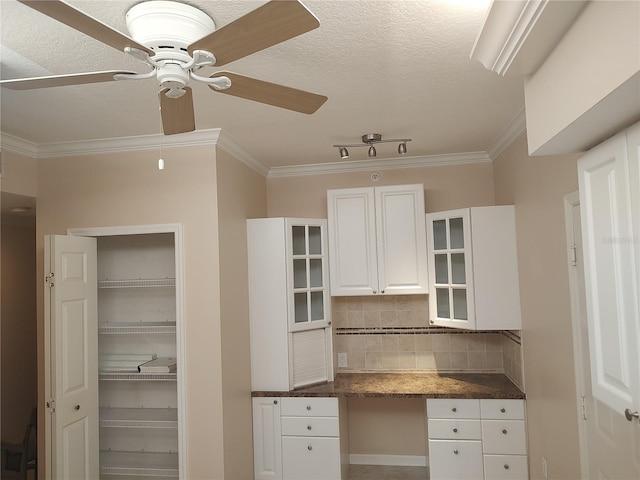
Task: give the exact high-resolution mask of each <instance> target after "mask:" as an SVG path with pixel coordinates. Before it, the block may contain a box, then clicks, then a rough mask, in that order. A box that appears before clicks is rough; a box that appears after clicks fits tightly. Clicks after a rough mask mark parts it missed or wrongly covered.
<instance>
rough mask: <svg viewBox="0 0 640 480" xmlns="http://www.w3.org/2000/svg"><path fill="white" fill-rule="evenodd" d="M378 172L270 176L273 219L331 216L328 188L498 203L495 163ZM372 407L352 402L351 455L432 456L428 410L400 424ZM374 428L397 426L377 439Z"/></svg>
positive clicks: (442, 204)
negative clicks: (408, 187) (408, 189)
mask: <svg viewBox="0 0 640 480" xmlns="http://www.w3.org/2000/svg"><path fill="white" fill-rule="evenodd" d="M374 171H376V170H372V171H364V172H351V173H336V174H325V175H310V176H300V177H282V178H269V179H267V202H268V216H269V217H279V216H287V217H314V218H327V189H332V188H349V187H365V186H374V185H396V184H397V185H399V184H409V183H422V184H424V189H425V209H426V211H427V212H435V211H442V210H449V209H454V208H464V207H470V206H481V205H493V204H494V184H493V166H492V164H491V163H476V164H468V165H453V166H433V167H426V168H408V169H397V170H379V171H376V172H377V173H378V174H379V175H380V181H378V182H372V181H371V178H370V177H371V173H373V172H374ZM372 405H373V406H374V407H375V405H376V404H369V403H368V402H363V403H359V402H353V401H350V402H349V437H350V438H349V445H350V453H352V454H388V455H391V454H394V453H393V452H405V454H407V452H412V453H411V455H425V454H426V453H427V452H426V435H425V434H424V431H425V427H424V409H419V408H409V409H408V410H407V412H406V417H404V419H405V420H406V421H403V422H401V423H400V424H397V423H396V420H397V411H393V409H392V410H391V411H387V410H385V409H381V408H373V407H372ZM370 407H371V408H370ZM372 425H385V426H392V425H396V426H395V427H393V428H386V429H385V432H384V434H380V435H377V434H376V435H372V434H370V433H369V432H370V431H371V428H374V427H372Z"/></svg>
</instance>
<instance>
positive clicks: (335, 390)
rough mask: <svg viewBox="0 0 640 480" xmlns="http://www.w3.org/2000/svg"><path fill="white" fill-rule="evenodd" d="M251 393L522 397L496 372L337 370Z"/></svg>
mask: <svg viewBox="0 0 640 480" xmlns="http://www.w3.org/2000/svg"><path fill="white" fill-rule="evenodd" d="M252 395H253V396H254V397H397V398H403V397H423V398H515V399H522V398H525V394H524V393H523V392H522V391H521V390H520V389H519V388H518V387H517V386H516V385H515V384H514V383H513V382H511V380H509V378H507V376H506V375H503V374H500V373H400V372H399V373H339V374H337V375H336V378H335V381H333V382H328V383H322V384H318V385H311V386H308V387H302V388H298V389H295V390H292V391H290V392H265V391H260V392H252Z"/></svg>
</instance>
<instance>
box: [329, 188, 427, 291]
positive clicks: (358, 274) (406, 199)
mask: <svg viewBox="0 0 640 480" xmlns="http://www.w3.org/2000/svg"><path fill="white" fill-rule="evenodd" d="M327 211H328V223H329V259H330V265H331V268H330V274H331V295H336V296H337V295H353V296H358V295H378V294H386V295H403V294H418V293H427V279H428V276H427V252H426V232H425V223H424V218H425V217H424V187H423V185H421V184H420V185H394V186H386V187H365V188H348V189H340V190H328V191H327Z"/></svg>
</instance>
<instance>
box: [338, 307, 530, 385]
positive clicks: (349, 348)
mask: <svg viewBox="0 0 640 480" xmlns="http://www.w3.org/2000/svg"><path fill="white" fill-rule="evenodd" d="M331 300H332V316H333V326H334V337H333V341H334V344H333V351H334V355H335V357H336V358H335V359H334V361H335V365H340V363H339V362H338V360H339V359H340V358H341V357H342V359H344V357H345V354H346V365H347V366H346V367H344V366H338V371H342V372H347V371H350V372H354V371H355V372H365V371H430V372H434V371H437V372H475V373H505V374H506V375H507V376H508V377H509V378H510V379H511V380H512V381H514V383H516V384H517V385H518V386H519V387H521V388H522V387H523V386H524V385H523V375H522V349H521V346H520V343H521V342H520V335H519V334H520V332H485V331H482V332H476V331H473V332H470V331H466V330H455V329H450V328H444V327H430V326H429V310H428V309H429V305H428V297H427V295H398V296H395V295H389V296H387V295H385V296H366V297H333V298H332V299H331ZM340 354H342V355H340Z"/></svg>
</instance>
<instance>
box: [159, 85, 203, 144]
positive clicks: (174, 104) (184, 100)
mask: <svg viewBox="0 0 640 480" xmlns="http://www.w3.org/2000/svg"><path fill="white" fill-rule="evenodd" d="M165 92H167V89H165V90H162V91H161V92H160V93H159V96H160V115H161V116H162V131H163V132H164V134H165V135H173V134H176V133H184V132H192V131H194V130H195V129H196V120H195V116H194V113H193V93H192V91H191V89H190V88H188V87H186V88H185V92H186V93H185V94H184V95H183V96H181V97H180V98H169V97H167V96H166V95H165Z"/></svg>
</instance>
